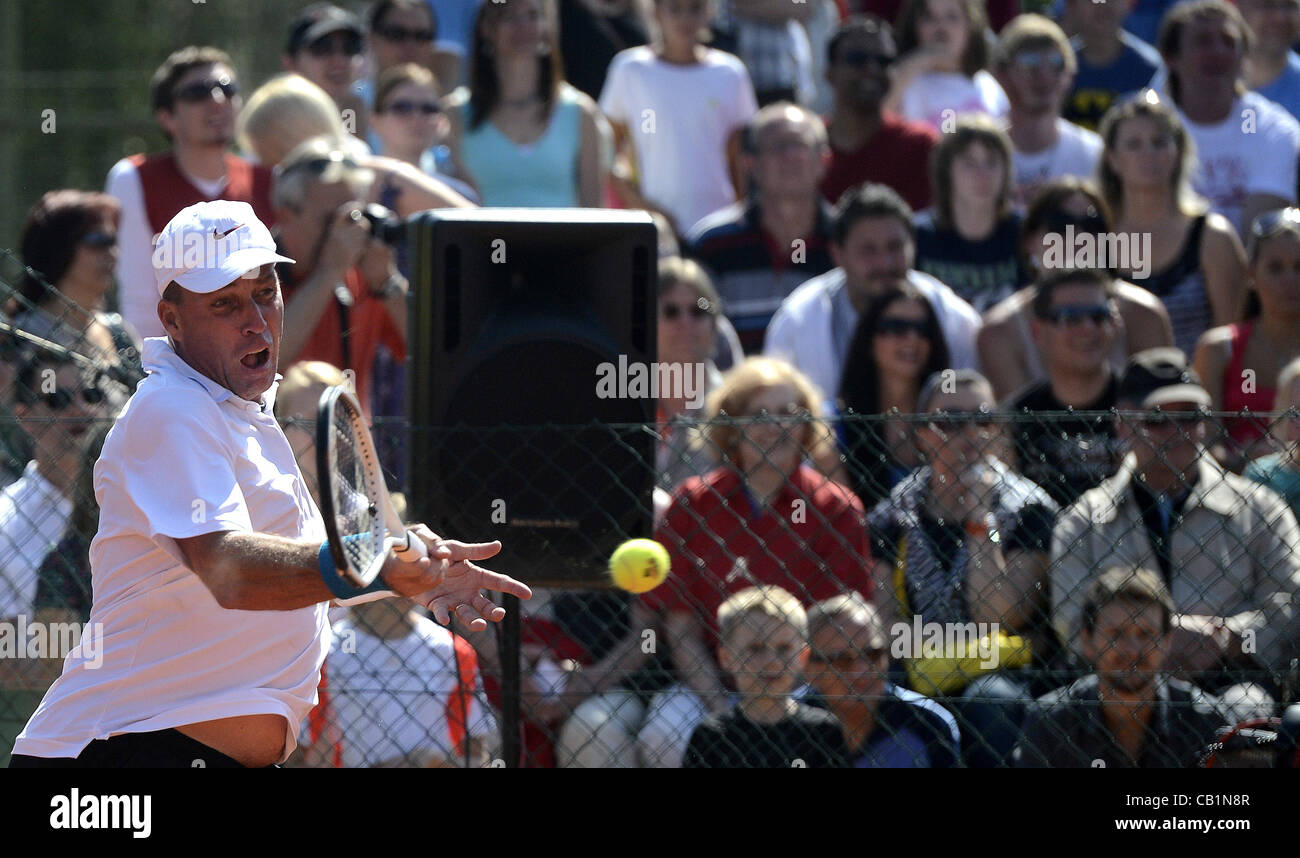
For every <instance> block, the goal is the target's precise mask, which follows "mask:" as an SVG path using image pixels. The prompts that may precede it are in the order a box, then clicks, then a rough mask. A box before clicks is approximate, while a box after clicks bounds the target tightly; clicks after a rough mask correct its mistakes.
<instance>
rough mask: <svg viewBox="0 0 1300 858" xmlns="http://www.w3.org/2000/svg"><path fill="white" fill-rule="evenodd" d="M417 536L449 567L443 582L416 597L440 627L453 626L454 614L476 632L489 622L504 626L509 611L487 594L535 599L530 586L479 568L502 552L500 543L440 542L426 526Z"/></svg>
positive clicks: (431, 555) (436, 560) (450, 540)
mask: <svg viewBox="0 0 1300 858" xmlns="http://www.w3.org/2000/svg"><path fill="white" fill-rule="evenodd" d="M416 532H417V533H419V534H420V536H421V537H423V538H424V539H425V543H426V544H427V545H428V547H429V556H430V557H431V558H434V562H435V563H437V562H439V561H441V562H444V563H445V564H446V572H445V573H444V575H443V578H442V582H441V583H439V584H437V585H436V586H434V587H433V589H431V590H428V591H426V592H423V593H421V594H420V595H418V596H415V597H414V598H415V600H416V601H417V602H419V603H420V604H421V605H424V606H425V607H427V608H428V609H429V610H430V611H432V612H433V618H434V619H435V620H437V621H438V622H439V623H442V624H444V625H446V624H447V623H449V622H450V621H451V615H452V613H453V612H454V613H455V615H456V619H457V620H459V621H460V622H461V623H463V624H464V625H465V626H467V627H468V628H469V630H470V631H473V632H480V631H483V630H484V629H486V628H487V624H488V621H491V622H494V623H499V622H501V620H502V619H504V618H505V615H506V611H505V608H502V607H501V606H500V605H497V604H495V603H494V602H493V601H492V600H491V599H489V598H488V597H487V596H486V595H485V594H484V593H483V591H484V590H495V591H497V592H500V593H509V594H510V595H512V596H517V597H519V598H520V599H530V598H532V595H533V591H532V590H530V589H529V588H528V585H526V584H524V583H522V582H520V581H516V580H515V579H514V578H511V577H510V576H509V575H502V574H500V573H498V572H493V571H491V570H489V569H484V568H482V567H481V566H478V565H476V564H475V562H474V561H476V560H487V559H488V558H490V557H495V556H496V554H497V553H498V552H500V551H501V543H500V542H476V543H465V542H457V541H456V540H454V539H439V538H438V537H437V536H434V535H433V534H432V533H431V532H430V531H429V529H428V528H427V527H425V526H423V525H417V530H416Z"/></svg>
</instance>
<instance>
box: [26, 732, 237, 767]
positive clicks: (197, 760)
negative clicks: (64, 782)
mask: <svg viewBox="0 0 1300 858" xmlns="http://www.w3.org/2000/svg"><path fill="white" fill-rule="evenodd" d="M9 768H11V769H129V768H136V769H190V768H209V769H242V768H244V766H242V765H240V764H239V762H238V761H236V760H234V759H232V758H231V757H227V756H226V755H225V754H223V753H221V752H220V751H217V750H214V749H212V748H209V747H208V746H207V745H205V744H203V743H202V742H199V741H196V740H194V739H191V738H190V737H189V736H186V735H185V734H184V733H180V732H177V731H176V730H156V731H154V732H152V733H123V734H122V735H120V736H113V737H112V738H110V739H96V740H95V741H93V742H91V743H90V744H89V745H87V746H86V748H85V750H83V751H82V752H81V754H80V755H79V756H76V757H29V756H26V755H24V754H14V755H13V756H12V757H11V758H10V759H9Z"/></svg>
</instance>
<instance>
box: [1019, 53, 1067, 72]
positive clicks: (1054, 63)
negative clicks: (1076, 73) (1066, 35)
mask: <svg viewBox="0 0 1300 858" xmlns="http://www.w3.org/2000/svg"><path fill="white" fill-rule="evenodd" d="M1011 62H1012V63H1013V64H1014V65H1015V66H1016V67H1017V68H1021V69H1024V70H1025V71H1034V70H1036V69H1040V68H1046V69H1048V70H1049V71H1054V72H1059V71H1064V70H1065V57H1063V56H1061V54H1060V53H1059V52H1058V51H1025V52H1024V53H1020V54H1016V56H1015V58H1014V59H1013V60H1012V61H1011Z"/></svg>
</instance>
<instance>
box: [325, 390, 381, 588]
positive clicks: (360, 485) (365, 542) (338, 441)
mask: <svg viewBox="0 0 1300 858" xmlns="http://www.w3.org/2000/svg"><path fill="white" fill-rule="evenodd" d="M359 422H360V421H358V420H356V419H355V418H354V416H353V415H352V413H351V410H350V409H349V408H347V407H346V406H345V405H344V404H343V403H342V402H340V403H338V406H337V407H336V408H335V409H334V414H333V426H332V431H333V435H334V444H333V445H332V449H331V465H332V468H331V470H332V471H333V476H334V479H332V480H331V481H330V482H331V485H332V486H333V489H334V497H333V501H334V515H335V521H336V525H337V527H338V533H339V534H341V535H343V551H344V553H345V554H346V555H347V560H348V565H349V566H350V567H351V568H352V569H354V570H356V571H357V572H361V571H363V570H365V569H367V568H369V567H370V565H371V564H372V563H373V562H374V561H375V559H376V558H377V557H378V556H379V554H380V553H381V551H382V546H383V542H384V536H385V535H386V534H385V533H384V532H382V531H383V528H384V520H383V514H382V512H381V510H382V507H381V504H382V503H383V499H382V498H376V497H373V496H372V494H373V488H372V483H373V480H370V479H368V474H367V471H368V469H373V468H374V467H375V465H376V464H377V463H373V462H371V461H369V460H370V459H371V458H372V456H371V454H370V450H369V448H368V447H367V446H366V445H364V444H362V443H361V442H359V441H358V437H357V432H359V431H360V432H364V431H365V427H364V426H360V427H359V426H358V423H359Z"/></svg>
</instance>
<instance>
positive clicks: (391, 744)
mask: <svg viewBox="0 0 1300 858" xmlns="http://www.w3.org/2000/svg"><path fill="white" fill-rule="evenodd" d="M459 643H460V651H457V650H458V648H457V641H456V640H455V639H454V638H453V637H452V634H451V632H449V631H447V630H446V629H444V628H443V627H442V626H439V625H437V624H436V623H434V622H433V621H432V620H429V619H426V618H424V617H421V618H420V619H418V620H417V621H416V623H415V626H414V628H412V629H411V630H410V631H409V632H408V633H407V634H406V635H405V636H403V637H401V638H396V639H393V640H384V639H381V638H377V637H374V636H373V635H371V634H369V633H368V632H367V631H366V630H365V629H364V627H360V626H357V625H356V624H354V623H353V622H352V620H351V619H350V618H349V619H347V620H344V621H342V622H338V623H335V624H334V644H333V646H332V647H331V649H330V654H329V665H328V667H326V672H327V673H328V678H329V683H328V684H329V696H330V704H331V705H332V706H333V707H334V717H335V720H336V722H337V723H338V724H339V726H340V727H341V728H342V733H343V766H344V767H345V768H349V769H352V768H369V767H371V766H374V765H376V764H378V763H380V762H383V761H385V760H402V759H406V760H407V761H410V760H415V759H418V757H419V755H420V754H422V753H423V752H431V753H433V754H436V755H437V756H438V757H440V758H441V759H443V760H446V761H448V762H451V763H452V764H456V763H457V762H458V759H459V757H458V754H459V753H460V750H459V749H460V746H461V742H462V740H464V739H466V738H472V739H483V738H485V737H489V736H492V735H493V734H494V733H495V732H496V729H497V727H496V721H495V719H494V718H493V717H492V712H491V710H490V709H488V708H487V707H486V706H484V705H483V696H484V695H483V687H482V684H481V682H480V679H479V672H478V661H477V659H476V657H475V656H474V651H473V649H472V648H470V647H469V645H468V643H467V642H466V641H464V640H463V639H462V640H461V641H459Z"/></svg>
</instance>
